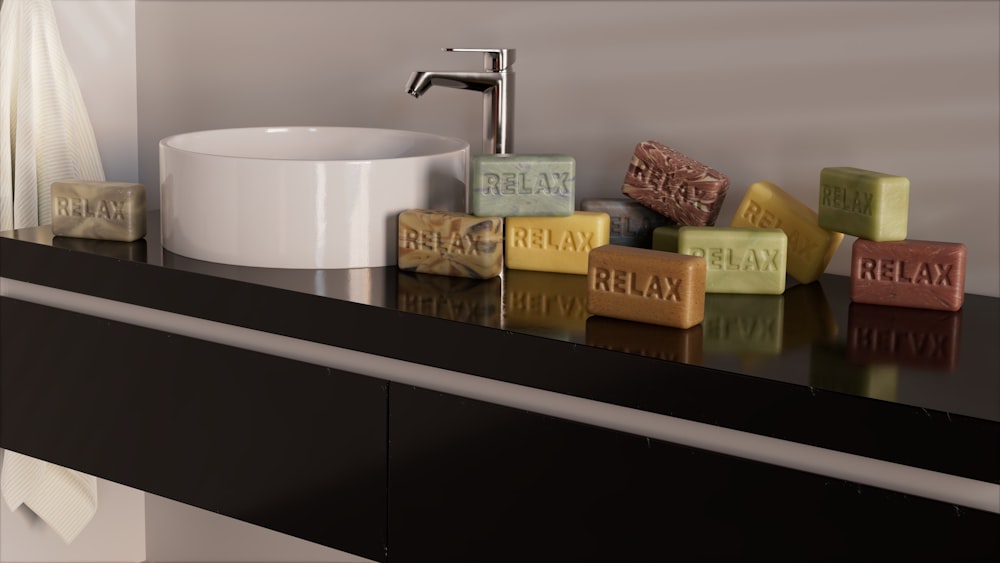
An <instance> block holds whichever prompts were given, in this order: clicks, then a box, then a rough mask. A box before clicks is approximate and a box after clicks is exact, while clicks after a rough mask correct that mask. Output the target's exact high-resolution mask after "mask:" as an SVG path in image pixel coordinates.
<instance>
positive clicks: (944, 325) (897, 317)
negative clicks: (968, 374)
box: [847, 303, 962, 372]
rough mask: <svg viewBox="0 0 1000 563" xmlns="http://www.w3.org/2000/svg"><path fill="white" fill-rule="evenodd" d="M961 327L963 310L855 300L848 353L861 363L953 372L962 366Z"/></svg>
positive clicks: (852, 359) (851, 357) (848, 328)
mask: <svg viewBox="0 0 1000 563" xmlns="http://www.w3.org/2000/svg"><path fill="white" fill-rule="evenodd" d="M961 331H962V312H961V311H933V310H929V309H913V308H910V307H886V306H884V305H866V304H862V303H851V306H850V309H849V310H848V316H847V357H848V358H849V359H850V360H851V361H852V362H854V363H860V364H896V365H901V366H911V367H915V368H920V369H928V370H935V371H944V372H952V371H954V370H955V368H957V367H958V351H959V339H960V337H961Z"/></svg>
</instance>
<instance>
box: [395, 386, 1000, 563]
mask: <svg viewBox="0 0 1000 563" xmlns="http://www.w3.org/2000/svg"><path fill="white" fill-rule="evenodd" d="M390 399H391V400H390V405H391V408H390V419H389V420H390V423H389V431H390V436H391V437H392V447H391V450H390V459H389V468H390V469H389V476H390V496H389V530H390V538H389V539H390V542H389V545H390V550H389V558H390V560H392V561H413V560H435V561H481V560H497V561H518V560H530V561H557V560H577V561H588V560H589V561H630V560H654V561H693V560H728V561H732V560H761V561H805V560H828V561H856V560H864V561H924V560H931V561H990V560H996V558H997V557H998V555H1000V535H998V534H996V531H997V519H996V517H995V515H991V514H987V513H984V512H979V511H973V510H965V509H957V508H956V507H954V506H951V505H947V504H943V503H937V502H932V501H927V500H923V499H919V498H914V497H910V496H907V495H903V494H899V493H892V492H889V491H885V490H880V489H875V488H871V487H866V486H858V485H857V484H854V483H849V482H844V481H838V480H835V479H829V478H824V477H820V476H816V475H812V474H808V473H803V472H799V471H794V470H790V469H783V468H777V467H774V466H770V465H766V464H762V463H756V462H752V461H747V460H743V459H738V458H733V457H729V456H724V455H718V454H713V453H708V452H704V451H700V450H695V449H691V448H686V447H682V446H677V445H673V444H669V443H664V442H658V441H655V440H647V439H645V438H642V437H639V436H634V435H629V434H623V433H618V432H614V431H610V430H604V429H598V428H593V427H590V426H585V425H581V424H576V423H572V422H567V421H565V420H559V419H554V418H550V417H547V416H543V415H539V414H535V413H528V412H524V411H518V410H514V409H508V408H504V407H498V406H496V405H489V404H486V403H481V402H478V401H472V400H467V399H463V398H459V397H454V396H450V395H445V394H441V393H436V392H433V391H428V390H424V389H418V388H414V387H407V386H402V385H398V384H393V385H392V387H391V391H390Z"/></svg>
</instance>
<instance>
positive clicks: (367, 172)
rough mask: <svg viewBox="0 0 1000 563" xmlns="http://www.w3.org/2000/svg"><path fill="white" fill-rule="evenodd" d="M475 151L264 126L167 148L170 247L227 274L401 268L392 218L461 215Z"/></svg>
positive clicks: (164, 183)
mask: <svg viewBox="0 0 1000 563" xmlns="http://www.w3.org/2000/svg"><path fill="white" fill-rule="evenodd" d="M468 163H469V143H468V142H467V141H464V140H462V139H454V138H450V137H441V136H437V135H431V134H427V133H418V132H413V131H396V130H392V129H366V128H351V127H268V128H264V127H260V128H246V129H219V130H214V131H198V132H193V133H183V134H180V135H174V136H172V137H167V138H165V139H163V140H161V141H160V214H161V221H162V233H163V235H162V236H163V247H164V248H166V249H167V250H170V251H171V252H174V253H177V254H180V255H182V256H186V257H188V258H195V259H198V260H207V261H210V262H217V263H223V264H232V265H238V266H255V267H263V268H309V269H340V268H367V267H380V266H391V265H394V264H396V252H397V251H396V241H397V237H396V225H397V215H398V214H399V213H400V212H401V211H405V210H408V209H440V210H448V211H465V194H466V185H467V184H468Z"/></svg>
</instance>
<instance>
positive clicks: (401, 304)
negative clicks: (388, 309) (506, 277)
mask: <svg viewBox="0 0 1000 563" xmlns="http://www.w3.org/2000/svg"><path fill="white" fill-rule="evenodd" d="M396 287H397V289H396V308H397V309H399V310H400V311H404V312H407V313H416V314H418V315H427V316H430V317H437V318H439V319H447V320H450V321H459V322H463V323H469V324H474V325H480V326H488V327H493V328H500V325H501V322H500V320H501V311H502V307H501V301H500V294H501V290H502V283H501V280H500V278H499V277H493V278H489V279H484V280H479V279H470V278H465V277H454V276H439V275H434V274H418V273H414V272H398V273H397V274H396Z"/></svg>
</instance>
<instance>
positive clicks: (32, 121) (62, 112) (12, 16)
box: [0, 0, 104, 231]
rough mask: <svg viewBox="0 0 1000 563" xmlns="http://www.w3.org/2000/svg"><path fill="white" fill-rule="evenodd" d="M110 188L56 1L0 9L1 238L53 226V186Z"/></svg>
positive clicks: (13, 2)
mask: <svg viewBox="0 0 1000 563" xmlns="http://www.w3.org/2000/svg"><path fill="white" fill-rule="evenodd" d="M70 178H75V179H79V180H88V181H103V180H104V168H103V167H102V165H101V157H100V154H99V153H98V150H97V141H96V139H95V138H94V129H93V126H92V125H91V123H90V117H89V116H88V115H87V108H86V107H85V105H84V103H83V97H82V96H81V95H80V86H79V84H78V83H77V81H76V76H75V75H74V74H73V70H72V69H71V68H70V66H69V62H68V61H67V59H66V52H65V51H64V50H63V45H62V40H61V39H60V37H59V29H58V27H57V25H56V17H55V12H54V10H53V9H52V2H51V0H3V2H2V4H0V231H6V230H10V229H20V228H22V227H34V226H37V225H46V224H49V223H51V222H52V218H51V207H52V205H51V200H50V198H51V196H50V190H51V186H52V182H55V181H58V180H65V179H70Z"/></svg>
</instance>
